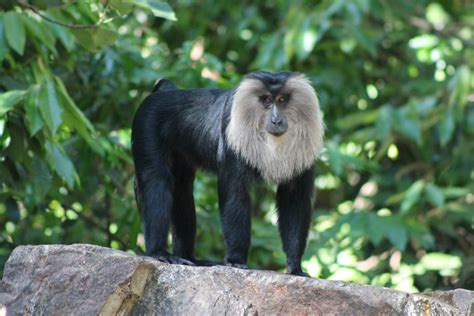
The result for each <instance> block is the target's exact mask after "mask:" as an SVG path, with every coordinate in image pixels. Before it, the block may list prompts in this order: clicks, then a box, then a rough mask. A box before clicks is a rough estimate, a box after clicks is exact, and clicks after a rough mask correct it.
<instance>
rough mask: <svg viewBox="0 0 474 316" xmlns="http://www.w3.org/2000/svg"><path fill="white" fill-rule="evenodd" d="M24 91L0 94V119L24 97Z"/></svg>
mask: <svg viewBox="0 0 474 316" xmlns="http://www.w3.org/2000/svg"><path fill="white" fill-rule="evenodd" d="M25 94H26V91H23V90H12V91H8V92H4V93H0V117H1V116H3V115H4V114H5V113H7V112H8V111H10V110H11V109H13V107H14V106H15V105H16V104H17V103H18V102H20V101H22V100H23V98H24V97H25Z"/></svg>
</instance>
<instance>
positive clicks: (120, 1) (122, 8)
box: [110, 0, 133, 15]
mask: <svg viewBox="0 0 474 316" xmlns="http://www.w3.org/2000/svg"><path fill="white" fill-rule="evenodd" d="M110 6H111V7H112V8H114V9H115V10H117V12H119V14H121V15H125V14H128V13H130V12H131V11H132V10H133V3H132V2H131V1H129V0H111V1H110Z"/></svg>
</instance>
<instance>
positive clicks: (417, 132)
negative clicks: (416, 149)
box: [394, 113, 422, 145]
mask: <svg viewBox="0 0 474 316" xmlns="http://www.w3.org/2000/svg"><path fill="white" fill-rule="evenodd" d="M396 120H397V121H396V122H395V124H394V127H395V129H396V130H397V131H398V132H399V133H400V134H402V135H403V136H405V137H407V138H409V139H411V140H413V141H415V142H416V144H418V145H421V143H422V141H421V127H420V124H419V122H417V121H415V120H413V119H411V118H409V117H408V116H406V115H403V114H401V113H398V115H396Z"/></svg>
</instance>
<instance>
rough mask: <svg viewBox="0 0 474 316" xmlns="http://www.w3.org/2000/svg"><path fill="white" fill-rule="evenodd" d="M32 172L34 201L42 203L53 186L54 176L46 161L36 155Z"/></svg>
mask: <svg viewBox="0 0 474 316" xmlns="http://www.w3.org/2000/svg"><path fill="white" fill-rule="evenodd" d="M30 174H31V185H32V189H33V200H34V203H40V202H42V200H43V198H44V197H45V196H46V194H47V193H48V191H49V188H50V187H51V183H52V180H53V176H52V175H51V171H50V169H49V168H48V165H47V164H46V162H44V161H43V160H42V159H40V158H38V157H36V156H35V157H33V160H32V164H31V168H30Z"/></svg>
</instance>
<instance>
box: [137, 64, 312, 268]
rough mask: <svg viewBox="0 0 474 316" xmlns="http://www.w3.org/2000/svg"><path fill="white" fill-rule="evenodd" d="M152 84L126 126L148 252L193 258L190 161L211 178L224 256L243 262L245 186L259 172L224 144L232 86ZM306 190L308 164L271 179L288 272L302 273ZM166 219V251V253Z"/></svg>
mask: <svg viewBox="0 0 474 316" xmlns="http://www.w3.org/2000/svg"><path fill="white" fill-rule="evenodd" d="M291 75H292V73H289V72H285V73H278V74H271V73H267V72H257V73H252V74H249V75H248V77H251V78H255V79H258V80H261V81H262V82H264V83H265V84H266V85H268V86H269V87H276V86H278V85H279V86H280V87H281V86H282V85H283V83H284V81H285V80H286V79H288V78H289V77H290V76H291ZM153 91H154V92H153V93H152V94H151V95H150V96H148V97H147V98H146V99H145V100H144V101H143V103H142V104H141V106H140V107H139V109H138V110H137V112H136V114H135V117H134V120H133V126H132V154H133V160H134V163H135V170H136V190H135V193H136V199H137V203H138V206H139V209H140V211H141V215H142V220H143V226H144V233H145V245H146V251H147V254H148V255H149V256H152V257H155V258H157V259H159V260H162V261H166V262H171V263H184V264H191V262H195V260H194V254H193V250H194V240H195V235H196V217H195V207H194V200H193V180H194V175H195V171H196V168H204V169H206V170H209V171H211V172H214V173H215V174H217V177H218V194H219V208H220V213H221V222H222V228H223V232H224V238H225V243H226V256H225V262H226V263H227V264H229V265H232V266H237V267H242V266H245V264H246V263H247V254H248V249H249V246H250V197H249V186H250V184H251V182H252V180H253V179H254V178H256V177H258V176H259V174H258V172H257V170H255V169H254V168H252V167H251V166H249V165H248V164H247V163H246V162H245V161H244V160H243V159H241V158H240V157H239V156H238V155H237V154H236V153H235V152H233V150H231V149H230V148H229V147H228V146H227V144H226V139H225V130H226V127H227V124H228V123H229V119H230V117H229V116H230V110H231V106H232V97H233V93H234V90H208V89H191V90H179V89H177V88H176V86H175V85H174V84H173V83H172V82H170V81H168V80H160V81H159V82H158V83H157V85H156V86H155V88H154V90H153ZM313 190H314V189H313V170H312V168H311V169H309V170H307V171H305V172H303V173H302V174H300V175H298V176H297V177H295V178H294V179H292V180H291V181H289V182H288V183H285V184H280V185H279V186H278V192H277V196H276V201H277V206H278V214H279V225H278V226H279V230H280V235H281V239H282V243H283V249H284V251H285V253H286V255H287V271H288V273H291V274H295V275H306V274H305V273H304V272H302V270H301V257H302V255H303V252H304V249H305V246H306V239H307V236H308V231H309V225H310V220H311V197H312V193H313ZM170 226H171V228H172V236H173V255H170V254H169V253H168V252H167V242H166V241H167V235H168V232H169V229H170Z"/></svg>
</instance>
